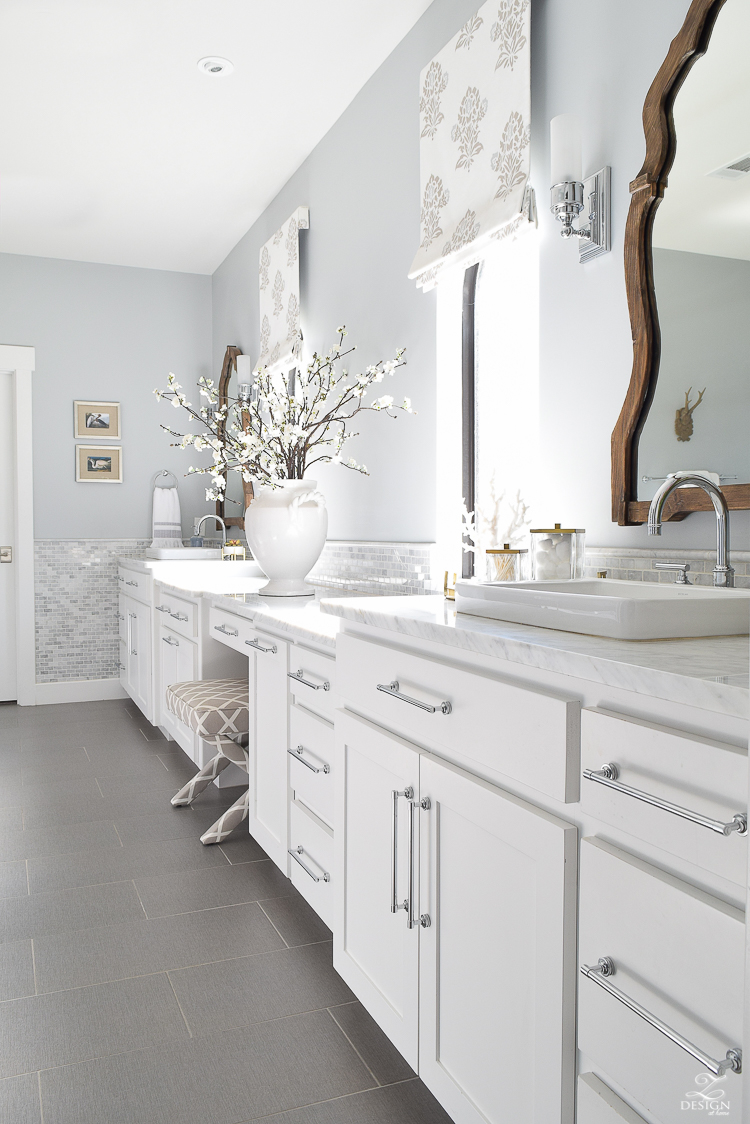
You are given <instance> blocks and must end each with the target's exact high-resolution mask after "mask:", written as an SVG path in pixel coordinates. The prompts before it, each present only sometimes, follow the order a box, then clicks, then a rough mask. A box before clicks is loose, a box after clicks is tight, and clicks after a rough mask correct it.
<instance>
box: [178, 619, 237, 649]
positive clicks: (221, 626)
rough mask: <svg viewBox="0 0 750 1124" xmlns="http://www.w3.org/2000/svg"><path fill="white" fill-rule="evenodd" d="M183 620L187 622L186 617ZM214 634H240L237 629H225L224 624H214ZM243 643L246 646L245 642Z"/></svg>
mask: <svg viewBox="0 0 750 1124" xmlns="http://www.w3.org/2000/svg"><path fill="white" fill-rule="evenodd" d="M177 619H178V620H179V619H180V618H179V617H178V618H177ZM185 620H187V617H185ZM214 632H223V633H224V635H225V636H239V634H240V631H239V629H238V628H235V629H234V631H233V630H232V629H231V628H227V626H226V625H225V624H215V625H214ZM245 643H246V644H247V640H246V641H245Z"/></svg>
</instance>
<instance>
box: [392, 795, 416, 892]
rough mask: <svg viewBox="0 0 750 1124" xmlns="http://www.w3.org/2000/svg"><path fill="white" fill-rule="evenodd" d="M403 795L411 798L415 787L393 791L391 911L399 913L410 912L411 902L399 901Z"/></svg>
mask: <svg viewBox="0 0 750 1124" xmlns="http://www.w3.org/2000/svg"><path fill="white" fill-rule="evenodd" d="M400 796H403V797H405V799H406V800H411V799H412V798H413V797H414V789H413V788H412V787H411V786H409V787H408V788H405V789H404V790H403V791H402V792H399V791H398V789H395V788H394V789H393V790H392V792H391V800H392V805H391V913H398V912H399V910H401V909H405V910H406V911H407V913H408V911H409V902H408V901H403V902H400V903H399V901H398V801H399V797H400Z"/></svg>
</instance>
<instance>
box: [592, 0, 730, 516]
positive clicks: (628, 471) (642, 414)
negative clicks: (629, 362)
mask: <svg viewBox="0 0 750 1124" xmlns="http://www.w3.org/2000/svg"><path fill="white" fill-rule="evenodd" d="M725 2H726V0H693V2H692V4H691V5H690V9H689V11H688V14H687V16H686V17H685V22H684V24H683V25H682V28H681V30H680V32H679V33H678V34H677V35H676V36H675V38H674V39H673V40H672V43H671V46H670V48H669V52H668V53H667V57H666V58H665V60H664V62H663V63H662V65H661V67H660V69H659V72H658V74H657V75H656V78H655V79H654V81H653V82H652V84H651V88H650V90H649V91H648V94H647V95H646V101H645V102H644V105H643V131H644V133H645V137H646V159H645V160H644V162H643V167H642V168H641V170H640V172H639V173H638V175H637V177H636V178H635V179H634V180H633V182H632V183H631V184H630V193H631V196H632V199H631V201H630V210H629V212H628V221H627V225H626V227H625V284H626V288H627V294H628V309H629V311H630V326H631V330H632V335H633V370H632V374H631V376H630V385H629V387H628V392H627V395H626V397H625V402H624V404H623V407H622V410H621V411H620V417H619V418H618V420H617V425H616V426H615V429H614V432H613V433H612V520H613V522H615V523H619V525H620V526H621V527H627V526H633V525H635V524H638V523H645V522H646V521H647V519H648V509H649V503H648V501H646V500H639V499H638V442H639V439H640V435H641V430H642V429H643V426H644V424H645V421H646V417H647V415H648V410H649V407H650V405H651V400H652V398H653V396H654V391H655V390H656V381H657V378H658V375H659V359H660V353H661V337H660V332H659V316H658V311H657V307H656V296H655V293H654V274H653V258H652V252H651V249H652V247H651V236H652V231H653V225H654V218H655V216H656V211H657V208H658V206H659V203H660V202H661V200H662V198H663V196H664V191H665V188H666V186H667V177H668V175H669V172H670V171H671V168H672V164H673V163H674V158H675V152H676V150H677V137H676V134H675V126H674V117H673V114H672V109H673V106H674V100H675V98H676V96H677V94H678V92H679V90H680V87H681V86H682V83H683V82H684V81H685V79H686V78H687V76H688V74H689V73H690V70H691V68H692V66H693V64H694V63H695V62H696V61H697V60H698V59H699V58H700V57H701V56H702V55H703V54H705V52H706V50H707V48H708V44H709V40H710V38H711V32H712V31H713V28H714V24H715V23H716V17H717V16H718V14H719V12H720V11H721V9H722V8H723V6H724V4H725ZM722 491H723V493H724V495H725V497H726V501H727V504H728V506H729V507H730V508H732V509H734V510H738V509H744V508H750V484H728V485H726V486H725V487H723V488H722ZM712 510H713V505H712V503H711V500H710V498H709V496H707V495H706V493H705V492H704V491H703V490H702V489H701V488H680V489H679V491H677V492H675V493H673V495H672V496H671V497H670V498H669V500H668V501H667V504H666V507H665V512H664V516H663V518H664V519H670V520H672V521H677V520H680V519H684V518H685V517H686V516H687V515H689V514H690V512H691V511H712Z"/></svg>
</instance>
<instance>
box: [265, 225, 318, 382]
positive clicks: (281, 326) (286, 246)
mask: <svg viewBox="0 0 750 1124" xmlns="http://www.w3.org/2000/svg"><path fill="white" fill-rule="evenodd" d="M309 225H310V216H309V211H308V209H307V207H298V208H297V210H296V211H295V212H294V214H293V215H292V216H291V218H289V219H287V220H286V222H285V223H284V225H283V226H282V227H280V229H279V230H277V231H276V233H275V234H274V236H273V238H269V240H268V241H267V242H266V244H265V246H263V247H262V248H261V251H260V263H259V269H258V274H259V278H258V280H259V289H260V355H259V357H258V362H257V363H256V364H255V369H256V370H257V369H258V368H259V367H268V369H269V370H270V371H283V370H288V369H289V368H290V367H293V366H294V364H295V362H296V360H297V355H298V353H299V345H300V340H301V338H302V336H301V333H300V326H299V232H300V230H306V229H307V227H308V226H309Z"/></svg>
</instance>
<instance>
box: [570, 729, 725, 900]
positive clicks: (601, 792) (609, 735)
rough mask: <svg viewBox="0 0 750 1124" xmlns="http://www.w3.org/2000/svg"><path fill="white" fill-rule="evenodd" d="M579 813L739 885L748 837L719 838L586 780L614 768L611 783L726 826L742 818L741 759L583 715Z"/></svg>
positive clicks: (670, 735)
mask: <svg viewBox="0 0 750 1124" xmlns="http://www.w3.org/2000/svg"><path fill="white" fill-rule="evenodd" d="M581 764H582V768H583V773H584V775H583V779H582V781H581V806H582V809H583V810H584V811H585V812H587V813H589V814H590V815H592V816H594V817H595V818H596V819H598V820H601V821H603V822H604V823H607V824H611V825H612V826H613V827H618V828H620V829H622V830H623V831H627V832H628V833H629V834H630V835H635V836H637V837H638V838H639V839H642V840H644V841H645V842H647V843H652V844H653V845H654V846H656V847H660V848H661V849H662V850H664V851H667V852H668V853H669V854H671V855H677V856H679V857H680V858H682V859H685V860H687V861H688V862H691V863H694V864H695V865H696V866H699V867H701V868H703V869H704V870H710V871H712V872H713V873H714V874H719V875H721V876H722V877H724V878H728V879H729V880H730V881H732V882H735V883H737V884H738V885H740V886H744V885H745V877H746V868H747V836H741V835H738V833H737V832H736V831H733V832H731V833H730V834H729V835H721V834H719V833H718V832H717V831H713V830H711V829H710V828H708V827H706V826H703V825H700V824H696V823H693V822H691V821H689V820H686V819H683V818H682V817H681V816H679V815H677V814H676V813H675V812H671V811H669V810H667V809H664V808H659V807H655V806H653V805H650V804H647V803H644V802H643V801H642V800H641V799H638V798H637V797H634V796H632V795H629V794H628V793H625V792H619V791H617V790H615V789H612V788H609V787H607V786H606V785H604V784H601V783H599V782H597V781H596V780H591V779H587V778H586V776H585V773H586V772H587V771H588V772H594V773H596V772H598V771H599V770H601V768H602V766H603V765H605V764H614V765H616V766H617V773H618V776H617V778H616V780H617V782H619V783H621V784H623V785H625V786H627V787H629V788H634V789H637V790H638V792H640V793H646V794H648V795H650V796H654V797H656V798H657V799H660V800H663V801H667V802H669V803H670V804H674V805H676V806H678V807H679V808H683V809H686V810H687V811H691V812H695V813H698V814H699V815H701V816H706V817H708V818H710V819H712V820H715V821H718V822H719V823H726V824H728V823H731V822H732V819H733V817H734V816H735V815H736V814H737V813H744V814H746V813H747V753H746V751H745V750H741V749H738V748H737V747H736V746H732V745H727V744H725V743H722V742H715V741H710V740H709V739H707V738H702V737H698V736H697V735H694V734H686V733H682V732H680V731H679V730H674V729H670V728H669V727H667V726H659V725H655V724H653V723H649V722H644V721H641V720H640V719H637V718H629V717H627V716H625V715H622V714H616V713H613V712H611V711H606V710H598V709H591V710H588V709H587V710H584V711H583V712H582V714H581Z"/></svg>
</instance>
